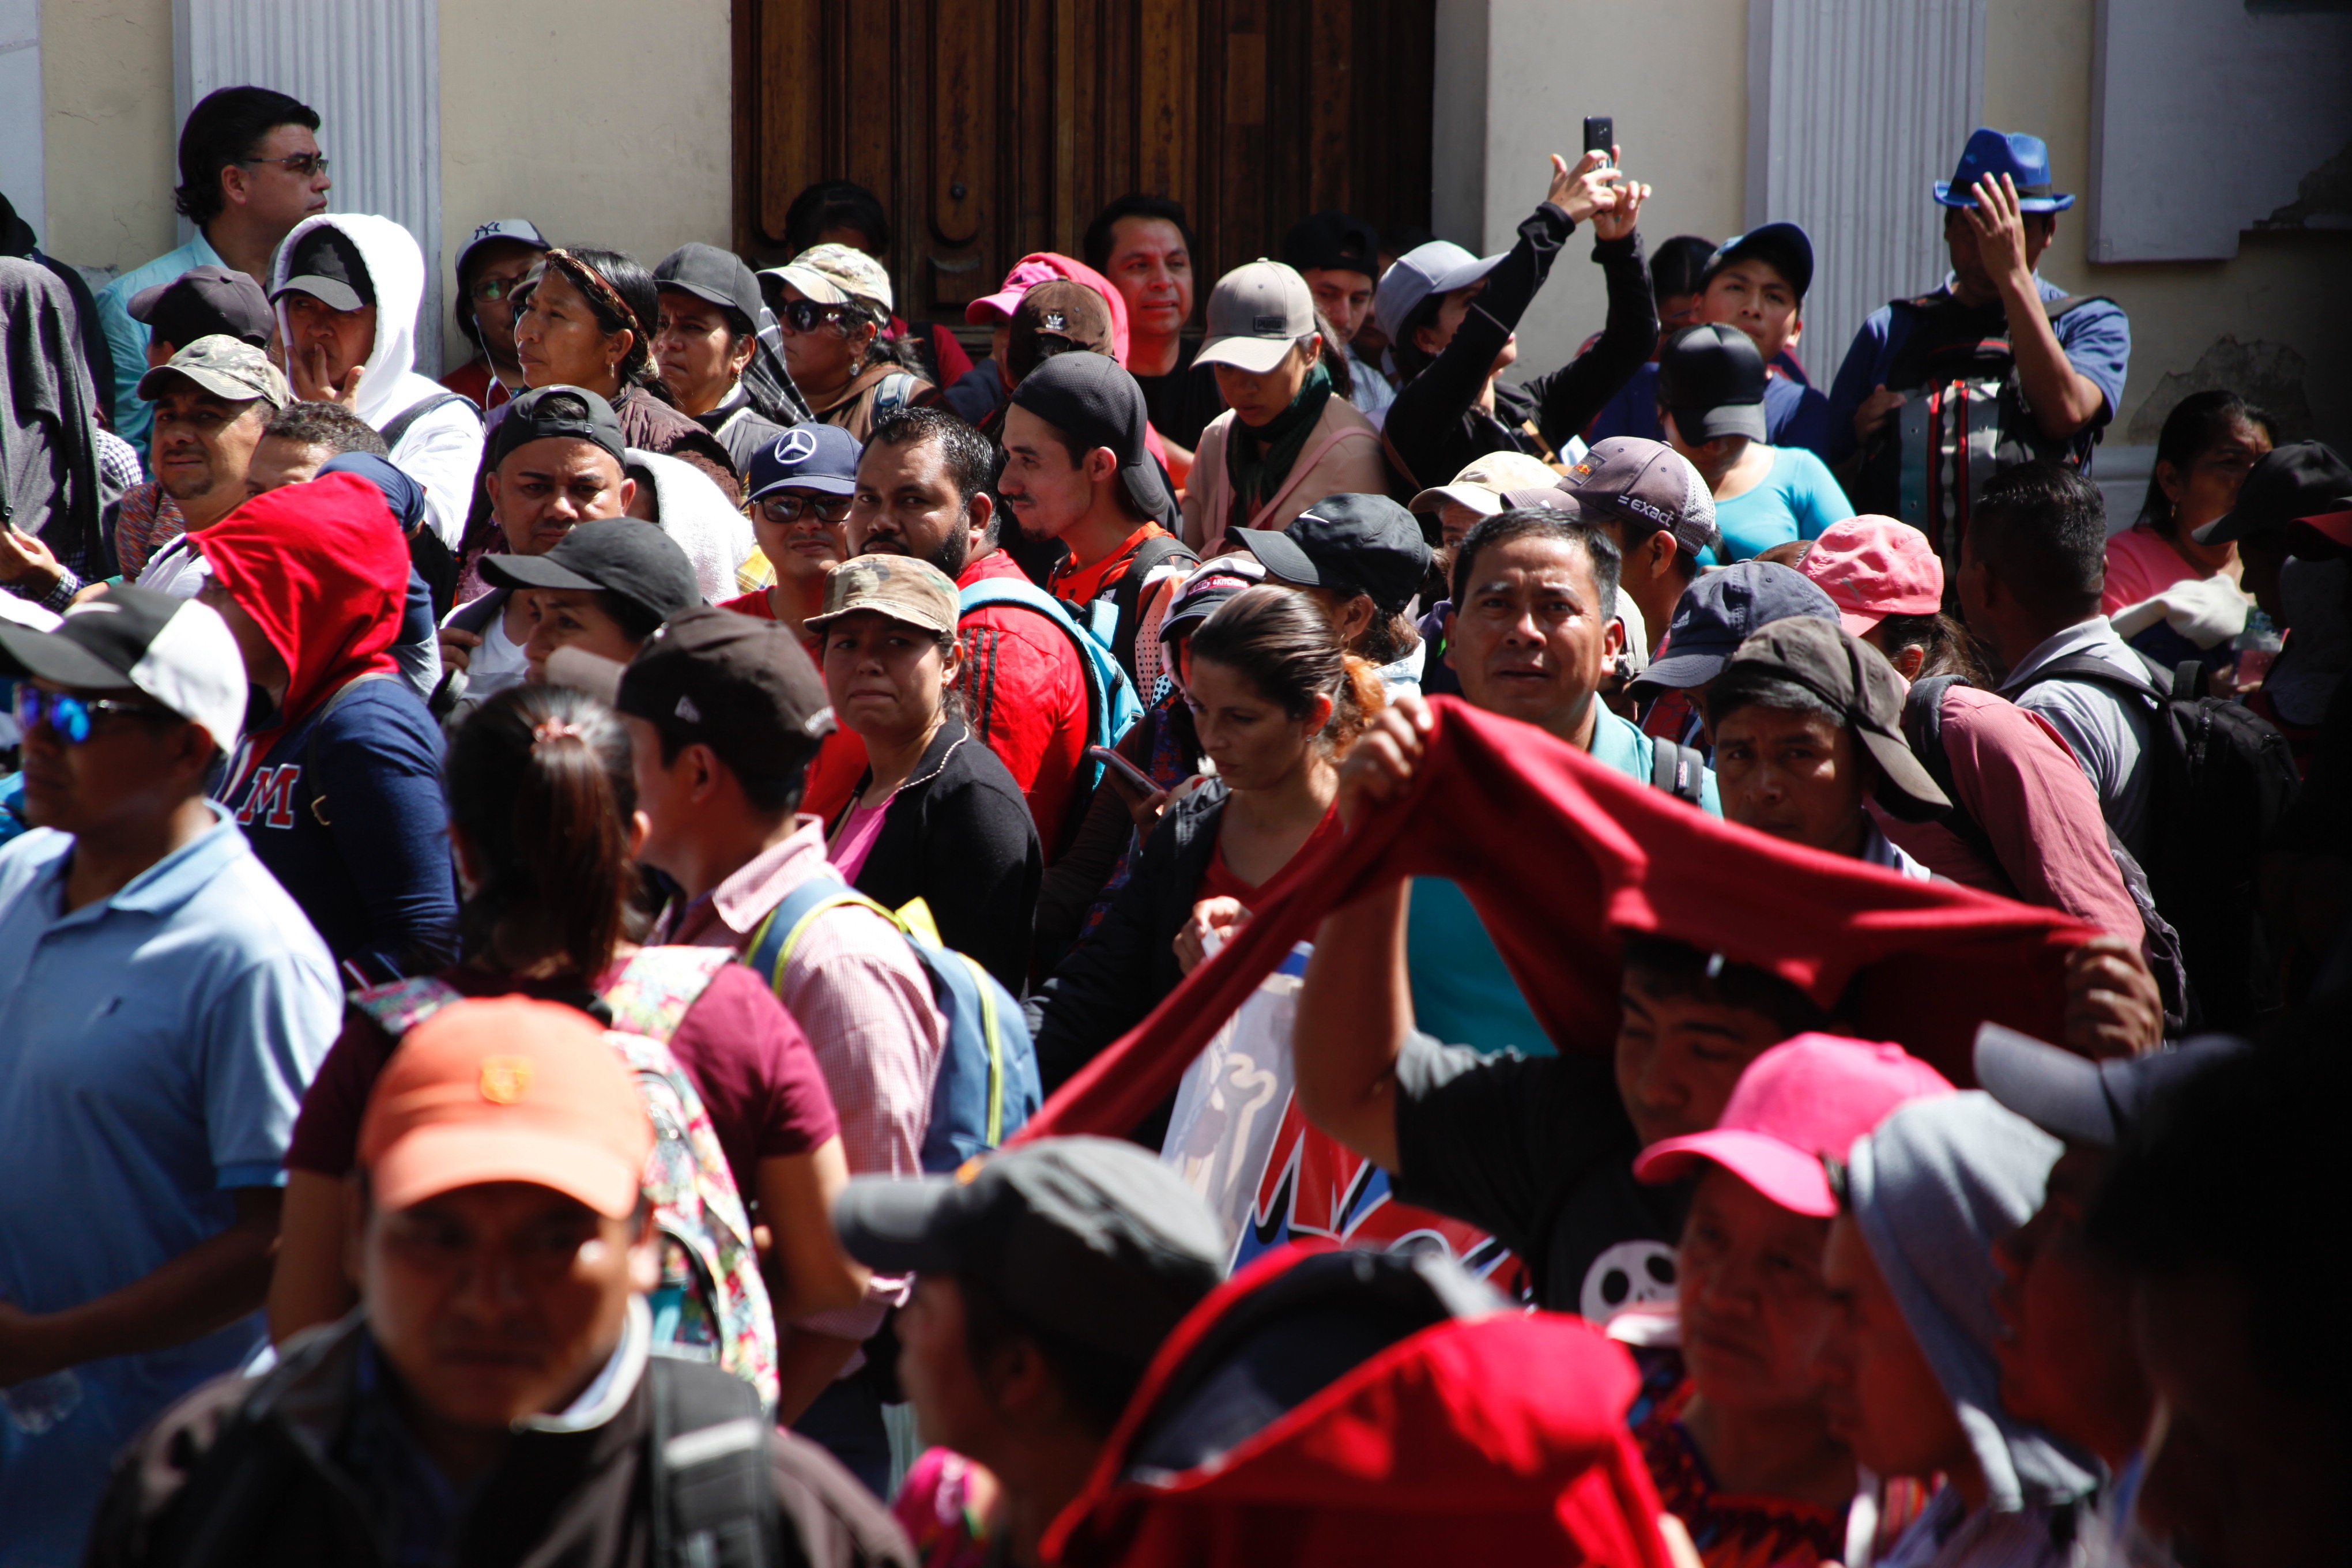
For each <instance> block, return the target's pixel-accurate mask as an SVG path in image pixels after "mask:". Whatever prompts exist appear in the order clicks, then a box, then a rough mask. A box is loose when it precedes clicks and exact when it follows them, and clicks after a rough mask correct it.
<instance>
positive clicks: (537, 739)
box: [530, 719, 587, 752]
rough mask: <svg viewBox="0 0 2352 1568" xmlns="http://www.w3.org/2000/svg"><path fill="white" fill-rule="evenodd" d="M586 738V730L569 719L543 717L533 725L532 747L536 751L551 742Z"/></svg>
mask: <svg viewBox="0 0 2352 1568" xmlns="http://www.w3.org/2000/svg"><path fill="white" fill-rule="evenodd" d="M586 738H587V737H586V733H585V731H583V730H582V729H581V728H580V726H579V725H577V724H574V723H573V722H572V721H571V720H569V719H542V720H541V721H539V722H538V723H536V724H534V725H532V726H531V730H530V749H531V750H532V751H534V752H535V751H537V750H539V749H540V747H541V746H544V745H547V744H548V743H550V742H555V741H567V740H568V741H580V740H585V739H586Z"/></svg>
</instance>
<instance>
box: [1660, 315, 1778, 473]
mask: <svg viewBox="0 0 2352 1568" xmlns="http://www.w3.org/2000/svg"><path fill="white" fill-rule="evenodd" d="M1658 405H1659V406H1660V407H1662V408H1664V409H1665V410H1667V411H1668V412H1669V413H1671V414H1672V415H1674V416H1675V428H1676V429H1677V430H1679V431H1681V432H1682V437H1683V439H1684V440H1685V441H1687V442H1689V443H1690V444H1691V445H1693V446H1696V445H1698V444H1699V443H1700V442H1701V441H1712V440H1714V439H1715V438H1716V437H1718V436H1745V437H1748V439H1749V440H1751V441H1761V440H1764V439H1766V438H1767V433H1766V431H1765V428H1764V356H1763V355H1762V354H1760V353H1757V352H1756V340H1755V339H1753V338H1751V337H1749V336H1748V334H1747V333H1746V332H1743V331H1740V330H1739V329H1738V327H1729V326H1725V325H1723V324H1722V323H1720V322H1710V323H1709V324H1707V325H1706V326H1698V327H1685V328H1684V329H1683V330H1682V331H1679V332H1676V333H1675V335H1674V337H1673V339H1672V340H1671V341H1670V342H1668V343H1667V344H1666V346H1665V348H1664V351H1663V352H1662V353H1659V355H1658Z"/></svg>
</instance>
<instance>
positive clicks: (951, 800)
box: [836, 718, 1045, 996]
mask: <svg viewBox="0 0 2352 1568" xmlns="http://www.w3.org/2000/svg"><path fill="white" fill-rule="evenodd" d="M873 776H874V775H873V774H872V773H870V772H869V773H866V774H865V775H864V776H862V777H861V778H860V779H859V780H858V783H857V793H858V794H859V795H863V794H864V793H865V791H866V784H868V783H870V782H871V781H872V779H873ZM851 803H852V804H851V805H850V806H845V807H844V808H843V810H844V812H847V811H848V810H850V809H853V808H854V806H855V804H856V796H855V795H853V796H852V797H851ZM837 821H838V819H836V822H837ZM1044 875H1045V854H1044V852H1043V851H1042V850H1041V849H1040V848H1039V847H1038V845H1037V824H1036V821H1035V819H1034V818H1033V817H1032V816H1030V815H1029V803H1028V801H1027V800H1025V799H1024V798H1023V796H1022V794H1021V786H1020V785H1018V784H1014V783H1013V775H1012V774H1011V773H1008V772H1006V771H1005V767H1004V764H1003V763H1002V762H1000V761H998V760H997V756H996V753H995V752H992V751H990V750H989V749H988V745H987V743H986V742H982V741H977V740H974V739H973V738H972V734H971V731H970V730H968V729H966V728H965V727H964V724H963V721H961V720H960V719H955V718H950V719H949V720H948V721H947V722H946V723H944V724H941V725H940V732H939V733H938V734H937V735H934V736H932V737H931V743H930V744H929V746H926V747H925V748H924V749H923V759H922V761H921V762H919V763H916V764H915V771H914V773H913V774H912V776H910V777H909V778H908V780H907V782H906V783H905V784H901V785H900V786H899V787H898V794H897V795H893V796H892V797H891V800H890V808H889V810H888V811H887V813H886V814H885V815H884V816H883V818H882V831H881V832H880V834H878V835H877V837H875V840H874V847H873V848H872V849H871V850H869V851H868V852H867V853H866V864H865V865H863V866H861V867H859V868H858V871H857V881H856V887H857V890H858V891H859V892H861V893H864V894H865V895H866V897H867V898H869V899H872V900H875V901H877V903H881V904H884V905H887V906H888V907H889V908H891V909H894V910H895V909H898V907H900V906H901V905H903V904H906V903H908V902H910V901H912V900H916V899H920V900H923V901H924V902H925V903H927V904H929V906H930V909H931V919H932V920H933V921H937V922H938V924H939V928H940V941H941V942H945V943H947V944H948V945H949V946H950V947H951V948H954V949H955V950H956V951H957V952H961V953H967V954H969V955H970V956H971V957H973V958H975V959H978V960H979V961H980V965H981V967H982V968H983V969H985V970H987V971H988V972H989V973H991V974H993V975H995V976H996V978H997V979H999V980H1001V981H1003V983H1004V988H1005V989H1006V990H1008V991H1010V992H1012V993H1013V994H1014V995H1015V996H1018V995H1020V994H1021V993H1022V991H1023V990H1024V988H1025V987H1026V986H1027V984H1028V983H1029V933H1030V930H1031V928H1032V926H1033V925H1034V921H1035V920H1036V915H1037V883H1038V879H1040V878H1042V877H1043V876H1044Z"/></svg>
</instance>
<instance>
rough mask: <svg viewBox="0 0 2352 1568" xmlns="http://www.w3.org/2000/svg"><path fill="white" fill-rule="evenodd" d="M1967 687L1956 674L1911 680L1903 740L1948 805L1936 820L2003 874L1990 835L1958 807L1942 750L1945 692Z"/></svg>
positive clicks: (1949, 767)
mask: <svg viewBox="0 0 2352 1568" xmlns="http://www.w3.org/2000/svg"><path fill="white" fill-rule="evenodd" d="M1967 684H1969V682H1968V680H1967V678H1965V677H1963V676H1958V675H1930V676H1928V677H1927V678H1926V679H1920V680H1915V681H1913V682H1912V683H1911V690H1910V692H1909V693H1908V694H1907V695H1906V697H1905V698H1904V700H1903V739H1904V742H1906V744H1907V745H1909V746H1910V748H1911V754H1912V755H1913V756H1914V757H1916V758H1917V759H1918V760H1919V765H1920V766H1921V767H1923V768H1925V769H1927V776H1928V777H1929V778H1930V779H1933V780H1934V781H1935V784H1936V787H1937V789H1939V790H1942V791H1943V792H1944V798H1945V799H1946V800H1948V801H1949V802H1950V803H1951V805H1949V806H1948V808H1947V809H1946V811H1945V813H1944V815H1943V816H1940V817H1938V818H1937V821H1939V822H1941V823H1942V824H1943V825H1944V826H1946V827H1948V828H1949V829H1950V830H1951V832H1952V834H1953V836H1954V837H1957V838H1958V839H1959V841H1960V842H1961V843H1962V844H1965V845H1966V846H1968V847H1969V851H1970V853H1972V854H1974V855H1975V856H1976V858H1978V859H1979V860H1981V861H1983V862H1984V863H1985V865H1987V866H1988V867H1990V868H1992V869H1993V870H1996V871H2004V870H2005V869H2006V868H2004V867H2003V866H2002V865H2001V863H2000V854H1999V853H1998V852H1997V851H1996V850H1995V849H1994V848H1993V843H1992V838H1991V836H1990V835H1989V834H1987V833H1986V832H1985V830H1984V825H1983V824H1981V823H1979V821H1977V819H1976V818H1975V817H1974V816H1970V815H1969V809H1968V807H1966V806H1964V805H1961V804H1960V788H1959V781H1958V779H1957V778H1955V777H1954V776H1953V774H1952V755H1951V753H1950V752H1948V751H1946V750H1945V749H1944V693H1946V692H1947V691H1949V690H1950V689H1952V688H1953V687H1955V686H1966V685H1967Z"/></svg>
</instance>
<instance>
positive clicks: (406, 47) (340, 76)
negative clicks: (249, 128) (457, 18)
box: [172, 0, 445, 377]
mask: <svg viewBox="0 0 2352 1568" xmlns="http://www.w3.org/2000/svg"><path fill="white" fill-rule="evenodd" d="M439 18H440V6H439V5H438V3H437V0H173V4H172V22H173V68H174V79H173V86H174V88H175V89H176V91H175V96H176V98H177V100H178V110H179V112H178V115H177V116H176V119H177V120H178V121H183V122H184V121H185V120H186V119H187V114H188V110H190V109H192V108H194V106H195V104H196V103H197V101H198V100H201V99H202V98H203V97H204V96H205V94H206V93H208V92H212V91H214V90H215V89H219V88H224V87H241V86H248V85H249V86H254V87H268V88H275V89H277V90H278V91H279V92H284V93H290V94H292V95H293V96H294V97H296V98H299V99H300V100H302V101H303V102H305V103H307V104H309V105H310V107H311V108H313V109H315V110H318V111H319V120H320V128H319V145H320V149H321V150H322V151H324V152H325V153H326V154H327V157H328V158H329V160H330V161H331V163H333V165H334V176H335V188H334V192H333V194H332V195H331V196H330V197H329V198H328V202H329V205H330V206H331V207H332V209H333V210H335V211H337V212H366V213H380V214H382V215H383V216H385V217H388V218H391V219H393V220H394V222H396V223H398V224H400V225H401V226H404V228H406V229H407V230H408V232H409V233H410V234H412V235H414V236H415V238H416V243H417V247H418V248H419V249H421V250H423V251H424V253H425V300H424V303H423V305H422V306H421V307H420V309H419V310H418V311H417V322H416V369H417V372H418V374H422V375H425V376H436V377H437V376H438V375H439V374H441V318H442V299H443V295H444V291H445V284H444V282H443V279H442V277H441V90H440V81H439V76H440V48H441V45H440V27H439ZM182 227H183V230H184V229H185V224H183V225H182ZM183 237H185V234H184V233H183Z"/></svg>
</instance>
